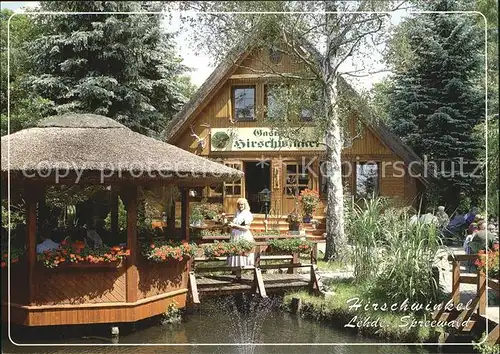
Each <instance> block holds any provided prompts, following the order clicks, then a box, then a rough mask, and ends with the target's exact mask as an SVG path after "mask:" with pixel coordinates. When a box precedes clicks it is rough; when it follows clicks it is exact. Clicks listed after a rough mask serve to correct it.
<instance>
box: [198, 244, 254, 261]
mask: <svg viewBox="0 0 500 354" xmlns="http://www.w3.org/2000/svg"><path fill="white" fill-rule="evenodd" d="M202 248H203V254H204V255H205V257H206V258H208V259H215V258H217V257H228V256H248V255H249V254H250V253H251V252H252V251H253V249H254V248H255V244H254V243H253V242H250V241H247V240H238V241H234V242H224V241H222V242H217V241H215V242H214V243H211V244H208V245H203V246H202Z"/></svg>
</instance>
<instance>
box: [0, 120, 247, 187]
mask: <svg viewBox="0 0 500 354" xmlns="http://www.w3.org/2000/svg"><path fill="white" fill-rule="evenodd" d="M9 148H10V153H9V151H8V149H9ZM1 152H2V160H1V162H2V177H5V175H6V174H7V172H8V171H10V173H11V178H13V179H18V178H23V179H29V178H32V179H43V180H45V181H46V182H48V183H54V182H57V181H56V180H55V179H54V178H55V175H56V171H58V173H59V177H60V179H61V180H63V179H64V178H66V179H68V180H72V179H73V180H74V178H75V177H77V176H78V174H80V175H81V178H80V181H81V182H84V181H85V182H89V181H90V182H92V183H103V181H99V180H102V179H104V181H110V180H123V179H129V180H134V181H136V182H147V181H152V180H158V181H164V182H165V181H166V180H168V181H173V182H175V183H177V184H179V185H205V184H211V183H217V182H222V181H231V180H236V179H239V178H241V177H242V175H243V174H242V172H240V171H237V170H235V169H232V168H228V167H226V166H224V165H222V164H219V163H216V162H212V161H209V160H208V159H206V158H203V157H200V156H196V155H194V154H192V153H190V152H187V151H185V150H182V149H180V148H178V147H176V146H173V145H170V144H167V143H164V142H162V141H159V140H156V139H153V138H149V137H146V136H144V135H141V134H138V133H135V132H133V131H132V130H130V129H129V128H127V127H125V126H124V125H122V124H120V123H118V122H116V121H114V120H112V119H110V118H107V117H104V116H99V115H94V114H74V113H70V114H65V115H62V116H54V117H49V118H46V119H44V120H43V121H41V122H40V123H39V124H38V126H37V127H36V128H29V129H24V130H21V131H19V132H16V133H14V134H10V135H7V136H3V137H2V147H1ZM9 157H10V159H9ZM66 172H67V173H68V174H69V175H68V176H64V173H66ZM49 173H50V175H49V177H44V176H46V175H47V174H49ZM47 180H48V181H47Z"/></svg>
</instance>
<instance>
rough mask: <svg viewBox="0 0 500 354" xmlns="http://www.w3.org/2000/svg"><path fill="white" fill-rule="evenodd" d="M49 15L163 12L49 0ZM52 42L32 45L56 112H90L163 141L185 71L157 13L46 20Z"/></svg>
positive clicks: (36, 76)
mask: <svg viewBox="0 0 500 354" xmlns="http://www.w3.org/2000/svg"><path fill="white" fill-rule="evenodd" d="M40 5H41V6H40V9H41V10H42V11H65V12H105V11H108V12H118V11H120V12H130V11H159V10H161V9H162V6H163V5H162V4H160V3H158V2H139V1H128V2H118V1H55V2H52V1H46V2H41V4H40ZM36 19H37V22H38V24H39V25H40V26H41V28H43V32H44V36H43V37H41V38H39V39H36V40H33V41H32V42H31V43H29V46H28V49H29V50H28V52H29V55H30V60H31V62H32V63H34V71H33V77H32V78H31V79H30V80H31V84H32V88H33V90H34V91H35V92H37V93H39V94H40V95H41V96H42V97H44V98H47V99H49V100H51V101H53V102H54V103H55V110H56V113H64V112H68V111H73V112H87V113H95V114H102V115H105V116H108V117H110V118H113V119H116V120H117V121H119V122H121V123H123V124H124V125H126V126H128V127H130V128H131V129H133V130H134V131H137V132H140V133H142V134H147V135H150V136H158V133H160V132H161V131H162V130H163V129H164V127H165V125H166V123H167V122H168V120H169V119H170V118H171V117H172V116H173V115H174V114H175V113H176V112H177V111H178V110H179V109H180V108H181V106H182V104H183V103H185V101H186V98H185V97H184V96H183V95H182V93H181V92H182V91H181V86H180V85H182V83H179V81H178V78H179V77H180V76H181V74H182V73H183V72H184V71H185V68H184V67H183V66H182V65H181V64H180V62H181V59H180V58H179V57H177V56H176V54H175V43H174V40H173V37H172V35H171V34H167V33H166V32H165V30H164V29H163V28H162V26H161V20H162V18H161V16H160V15H157V14H102V15H101V14H92V15H89V14H61V15H46V14H40V15H38V16H37V17H36Z"/></svg>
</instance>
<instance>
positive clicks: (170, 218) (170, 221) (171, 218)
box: [167, 201, 175, 238]
mask: <svg viewBox="0 0 500 354" xmlns="http://www.w3.org/2000/svg"><path fill="white" fill-rule="evenodd" d="M174 234H175V201H174V202H173V203H172V205H170V207H168V211H167V238H173V237H174Z"/></svg>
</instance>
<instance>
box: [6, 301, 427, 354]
mask: <svg viewBox="0 0 500 354" xmlns="http://www.w3.org/2000/svg"><path fill="white" fill-rule="evenodd" d="M279 304H280V301H279V299H259V300H257V299H252V300H250V301H245V302H241V299H238V298H237V297H226V298H218V299H211V300H210V301H207V300H205V299H204V300H203V303H202V304H201V306H200V308H199V309H198V310H197V311H196V312H193V313H190V314H188V315H186V316H184V319H183V321H182V322H181V323H177V324H166V325H165V324H164V325H160V324H158V323H159V318H155V319H151V320H148V321H143V322H141V323H139V324H137V325H136V326H135V327H136V328H135V330H133V331H131V330H127V328H129V327H130V326H120V331H121V333H120V336H119V337H118V338H117V339H114V340H112V339H111V336H110V331H109V328H110V326H109V325H105V326H73V327H71V328H69V327H57V328H55V327H45V328H38V329H29V330H26V329H22V330H18V329H17V328H15V329H16V330H15V331H13V338H14V339H15V340H16V341H18V342H19V343H38V344H47V345H48V344H52V343H53V344H57V345H58V346H43V347H42V346H36V347H25V346H22V347H20V346H15V345H13V344H12V343H9V341H8V339H7V337H6V335H5V334H4V336H5V337H4V339H7V340H4V341H3V344H2V349H3V350H2V352H3V353H77V354H89V353H96V352H97V353H116V354H118V353H119V354H127V353H134V354H135V353H193V354H195V353H200V354H201V353H218V354H226V353H227V354H233V353H242V354H262V353H292V354H295V353H339V354H340V353H342V354H351V353H352V354H361V353H388V354H389V353H391V354H406V353H430V352H436V349H435V348H430V347H425V348H420V347H416V346H386V345H382V343H383V342H381V341H376V340H373V339H367V338H364V337H361V336H358V335H356V334H355V333H352V332H348V331H346V330H345V329H342V328H339V327H338V325H334V324H324V323H323V324H321V323H317V322H315V321H312V320H308V319H304V318H301V317H300V316H297V315H292V314H289V313H286V312H283V311H281V310H280V309H279ZM112 343H115V344H128V346H119V347H118V346H115V345H111V346H102V344H108V345H109V344H112ZM138 343H141V344H142V343H150V344H169V346H142V347H137V346H132V344H138ZM183 343H190V344H193V345H189V346H179V345H177V346H175V344H183ZM218 343H220V344H218ZM236 343H237V344H238V345H235V344H236ZM241 343H249V345H248V344H246V345H244V344H241ZM252 343H281V344H285V345H265V346H261V345H253V344H252ZM287 343H298V344H302V343H303V344H305V345H290V344H287ZM321 343H339V344H340V343H357V344H358V345H331V344H329V345H321ZM65 344H83V346H71V347H68V346H64V345H65ZM202 344H212V345H211V346H208V345H202ZM61 345H62V346H61ZM95 345H99V347H96V346H95Z"/></svg>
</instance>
